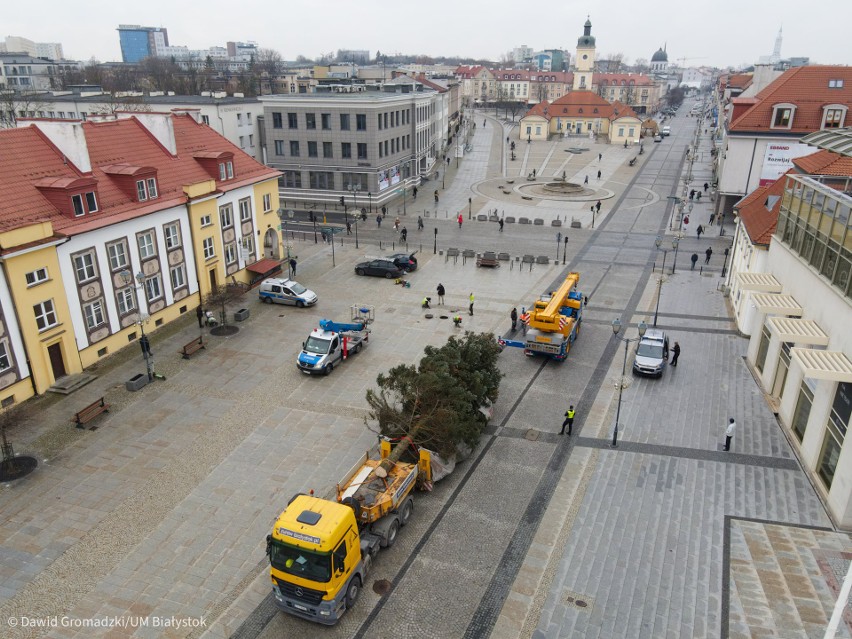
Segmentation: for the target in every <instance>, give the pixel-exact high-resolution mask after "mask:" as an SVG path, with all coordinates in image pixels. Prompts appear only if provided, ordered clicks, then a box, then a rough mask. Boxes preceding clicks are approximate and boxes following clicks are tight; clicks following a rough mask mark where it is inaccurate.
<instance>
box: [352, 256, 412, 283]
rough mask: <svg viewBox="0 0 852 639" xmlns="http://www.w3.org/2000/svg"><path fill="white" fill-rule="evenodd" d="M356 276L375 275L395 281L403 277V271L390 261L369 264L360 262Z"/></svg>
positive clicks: (372, 261) (381, 260)
mask: <svg viewBox="0 0 852 639" xmlns="http://www.w3.org/2000/svg"><path fill="white" fill-rule="evenodd" d="M355 274H356V275H374V276H376V277H386V278H387V279H389V280H390V279H393V278H395V277H402V275H403V271H402V269H401V268H399V266H397V265H396V264H395V263H394V262H393V260H390V259H375V260H369V261H367V262H359V263H358V264H356V265H355Z"/></svg>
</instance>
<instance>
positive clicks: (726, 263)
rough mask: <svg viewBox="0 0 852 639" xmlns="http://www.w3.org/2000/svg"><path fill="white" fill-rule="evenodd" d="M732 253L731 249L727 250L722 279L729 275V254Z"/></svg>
mask: <svg viewBox="0 0 852 639" xmlns="http://www.w3.org/2000/svg"><path fill="white" fill-rule="evenodd" d="M730 252H731V249H730V248H726V249H725V261H724V262H723V263H722V275H721V276H720V277H725V275H727V273H728V254H729V253H730Z"/></svg>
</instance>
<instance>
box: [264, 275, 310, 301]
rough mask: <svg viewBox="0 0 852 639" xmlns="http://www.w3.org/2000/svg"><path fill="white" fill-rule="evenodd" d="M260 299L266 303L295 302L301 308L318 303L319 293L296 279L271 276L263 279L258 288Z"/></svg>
mask: <svg viewBox="0 0 852 639" xmlns="http://www.w3.org/2000/svg"><path fill="white" fill-rule="evenodd" d="M258 295H259V296H260V301H261V302H265V303H266V304H272V303H273V302H275V303H276V304H293V305H294V306H298V307H299V308H304V307H305V306H313V305H314V304H316V303H317V294H316V293H314V292H313V291H312V290H310V289H307V288H305V287H304V286H302V285H301V284H299V283H298V282H296V281H294V280H285V279H281V278H270V279H268V280H263V282H261V284H260V288H259V289H258Z"/></svg>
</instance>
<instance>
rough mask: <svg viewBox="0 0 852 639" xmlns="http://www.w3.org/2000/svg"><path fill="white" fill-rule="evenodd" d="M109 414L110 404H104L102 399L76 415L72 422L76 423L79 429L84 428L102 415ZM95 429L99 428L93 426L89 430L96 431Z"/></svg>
mask: <svg viewBox="0 0 852 639" xmlns="http://www.w3.org/2000/svg"><path fill="white" fill-rule="evenodd" d="M108 412H109V404H106V403H104V398H103V397H101V398H100V399H96V400H95V401H93V402H92V403H91V404H89V405H88V406H86V408H84V409H83V410H81V411H79V412H77V413H75V414H74V418H73V419H72V420H71V421H72V422H74V424H75V425H76V426H77V428H84V426H85V424H87V423H88V422H90V421H92V420H93V419H94V418H95V417H97V416H98V415H100V414H101V413H108ZM95 428H97V426H93V427H91V428H90V429H89V430H95Z"/></svg>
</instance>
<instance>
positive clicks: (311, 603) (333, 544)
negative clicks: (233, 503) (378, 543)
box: [266, 495, 367, 625]
mask: <svg viewBox="0 0 852 639" xmlns="http://www.w3.org/2000/svg"><path fill="white" fill-rule="evenodd" d="M266 554H267V555H268V556H269V562H270V564H271V571H270V578H271V579H272V590H273V593H274V595H275V603H276V604H277V605H278V607H279V608H280V609H281V610H283V611H284V612H287V613H289V614H291V615H295V616H297V617H302V618H303V619H308V620H310V621H314V622H318V623H322V624H326V625H333V624H335V623H337V621H338V620H339V619H340V616H341V615H342V614H343V613H344V612H345V611H346V610H347V609H349V608H351V607H352V606H353V605H354V604H355V601H356V600H357V599H358V594H359V593H360V590H361V586H362V584H363V582H364V578H365V576H366V571H367V567H365V565H364V561H363V559H362V553H361V541H360V537H359V534H358V522H357V521H356V520H355V514H354V512H353V510H352V508H350V507H349V506H345V505H343V504H339V503H337V502H334V501H329V500H326V499H318V498H316V497H311V496H309V495H296V496H295V497H294V498H293V499H291V500H290V503H289V504H288V505H287V508H286V509H285V510H284V512H282V513H281V515H280V516H279V517H278V520H277V521H276V522H275V527H274V528H273V530H272V534H271V535H268V536H267V537H266Z"/></svg>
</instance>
